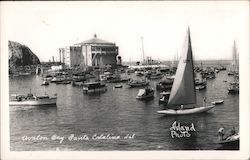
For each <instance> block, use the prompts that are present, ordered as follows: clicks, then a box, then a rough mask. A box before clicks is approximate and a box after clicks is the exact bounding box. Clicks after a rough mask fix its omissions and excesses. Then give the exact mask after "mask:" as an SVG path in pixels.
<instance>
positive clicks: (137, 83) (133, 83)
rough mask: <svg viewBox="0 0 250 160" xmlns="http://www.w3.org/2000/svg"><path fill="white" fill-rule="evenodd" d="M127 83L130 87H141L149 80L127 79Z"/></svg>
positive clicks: (147, 83)
mask: <svg viewBox="0 0 250 160" xmlns="http://www.w3.org/2000/svg"><path fill="white" fill-rule="evenodd" d="M127 85H129V86H130V88H133V87H143V86H147V85H149V81H147V80H144V79H143V80H132V79H131V80H129V81H128V83H127Z"/></svg>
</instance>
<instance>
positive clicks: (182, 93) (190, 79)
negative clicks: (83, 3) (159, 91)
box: [157, 28, 214, 115]
mask: <svg viewBox="0 0 250 160" xmlns="http://www.w3.org/2000/svg"><path fill="white" fill-rule="evenodd" d="M187 104H196V90H195V80H194V70H193V57H192V47H191V38H190V30H189V28H188V31H187V36H186V40H185V43H184V46H183V50H182V56H181V58H180V60H179V64H178V67H177V71H176V76H175V79H174V83H173V86H172V89H171V92H170V97H169V100H168V103H167V106H168V107H170V108H173V109H166V110H160V111H157V113H160V114H167V115H187V114H195V113H202V112H206V111H208V110H210V109H212V108H214V105H205V106H201V107H192V108H185V107H181V108H180V109H176V107H179V106H183V105H187ZM174 108H175V109H174Z"/></svg>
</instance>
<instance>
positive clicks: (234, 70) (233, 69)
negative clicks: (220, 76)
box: [228, 41, 239, 76]
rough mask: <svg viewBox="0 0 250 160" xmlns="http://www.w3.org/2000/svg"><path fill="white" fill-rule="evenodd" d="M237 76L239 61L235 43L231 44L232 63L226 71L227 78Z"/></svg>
mask: <svg viewBox="0 0 250 160" xmlns="http://www.w3.org/2000/svg"><path fill="white" fill-rule="evenodd" d="M238 74H239V59H238V50H237V47H236V42H235V41H234V44H233V52H232V62H231V65H230V68H229V71H228V75H229V76H235V75H238Z"/></svg>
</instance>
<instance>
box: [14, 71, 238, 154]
mask: <svg viewBox="0 0 250 160" xmlns="http://www.w3.org/2000/svg"><path fill="white" fill-rule="evenodd" d="M132 76H133V75H132ZM224 80H227V81H228V82H227V83H225V82H223V81H224ZM231 80H232V77H228V76H227V73H226V72H220V73H219V74H218V75H217V78H216V79H213V80H208V84H207V89H206V90H204V91H198V92H197V105H202V100H203V97H205V96H206V97H207V101H208V102H211V101H214V100H216V99H224V103H223V104H221V105H217V106H216V107H215V108H214V109H212V110H211V111H209V112H208V113H205V114H198V115H189V116H163V115H159V114H157V113H156V111H157V110H160V109H163V108H164V107H163V106H159V104H158V100H159V96H160V95H159V93H158V92H157V91H156V92H155V98H154V99H151V100H149V101H140V100H137V99H136V98H135V97H136V95H137V93H138V90H139V88H127V87H126V85H125V84H123V88H117V89H116V88H114V85H115V84H108V91H107V92H105V93H100V94H94V95H86V94H83V92H82V89H81V88H80V87H72V86H71V85H70V84H69V85H56V84H53V83H52V84H50V85H49V86H46V87H43V86H41V83H42V80H41V77H39V76H27V77H15V78H11V79H10V93H23V94H25V93H28V92H29V91H30V89H31V91H32V92H35V93H36V94H37V95H40V94H43V93H44V92H46V93H48V94H49V95H52V94H54V93H57V95H58V100H57V106H50V107H17V106H10V146H11V150H58V149H59V150H183V149H185V150H190V149H191V150H196V149H199V150H200V149H201V150H214V149H223V148H222V146H220V145H219V144H217V142H218V135H217V131H218V129H219V128H220V127H221V126H222V125H224V127H225V130H226V132H228V131H229V129H231V128H232V127H233V126H234V127H235V128H236V130H238V128H239V105H238V104H239V97H238V95H229V94H228V93H227V87H228V83H229V82H230V81H231ZM157 82H158V81H157V80H154V81H151V87H153V88H155V84H156V83H157ZM175 121H176V122H179V123H180V124H182V125H185V126H190V125H191V124H192V123H193V124H194V127H195V131H194V132H190V134H191V136H190V137H186V138H172V137H171V131H170V128H171V126H172V125H173V123H174V122H175ZM72 134H74V136H76V137H77V136H78V137H82V136H84V135H85V136H88V137H89V140H78V141H77V140H75V141H70V140H68V139H67V138H68V137H69V136H70V135H72ZM96 134H97V135H99V136H101V135H104V136H107V135H108V134H110V135H111V136H120V137H121V138H120V139H118V140H93V139H92V136H94V135H96ZM37 135H40V136H44V137H48V138H49V140H47V141H38V140H36V141H23V140H22V137H23V136H37ZM53 135H57V136H58V139H56V140H51V137H52V136H53ZM133 135H134V136H133ZM59 137H64V138H65V139H64V140H63V141H62V142H61V143H60V140H59ZM124 137H126V138H127V139H126V138H124ZM128 137H130V139H129V138H128Z"/></svg>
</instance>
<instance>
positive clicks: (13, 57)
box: [8, 41, 40, 68]
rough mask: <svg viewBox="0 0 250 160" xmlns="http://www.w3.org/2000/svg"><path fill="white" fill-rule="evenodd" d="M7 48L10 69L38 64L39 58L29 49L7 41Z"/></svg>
mask: <svg viewBox="0 0 250 160" xmlns="http://www.w3.org/2000/svg"><path fill="white" fill-rule="evenodd" d="M8 46H9V66H10V68H12V67H18V66H27V65H37V64H40V60H39V58H38V57H37V56H36V55H35V54H34V53H33V52H32V51H31V50H30V49H29V47H27V46H25V45H22V44H20V43H17V42H13V41H9V44H8Z"/></svg>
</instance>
